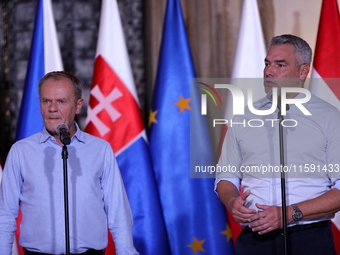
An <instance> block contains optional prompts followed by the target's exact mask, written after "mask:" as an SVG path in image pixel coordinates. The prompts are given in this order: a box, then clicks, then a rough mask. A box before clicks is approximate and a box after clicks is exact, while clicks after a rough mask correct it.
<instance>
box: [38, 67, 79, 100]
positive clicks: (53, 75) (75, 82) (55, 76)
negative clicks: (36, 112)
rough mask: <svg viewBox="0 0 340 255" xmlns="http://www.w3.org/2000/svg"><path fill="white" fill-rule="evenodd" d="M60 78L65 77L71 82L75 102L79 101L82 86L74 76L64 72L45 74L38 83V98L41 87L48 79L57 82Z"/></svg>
mask: <svg viewBox="0 0 340 255" xmlns="http://www.w3.org/2000/svg"><path fill="white" fill-rule="evenodd" d="M62 77H65V78H67V79H69V80H70V81H71V82H72V85H73V91H74V95H75V98H76V101H78V99H80V98H81V95H82V91H83V84H82V82H81V81H80V80H79V79H78V78H77V77H76V76H74V75H73V74H70V73H68V72H65V71H55V72H50V73H47V74H45V76H44V77H42V78H41V79H40V81H39V96H40V91H41V87H42V85H43V84H44V83H45V82H46V81H47V80H48V79H50V78H53V79H54V80H56V81H58V80H60V79H61V78H62Z"/></svg>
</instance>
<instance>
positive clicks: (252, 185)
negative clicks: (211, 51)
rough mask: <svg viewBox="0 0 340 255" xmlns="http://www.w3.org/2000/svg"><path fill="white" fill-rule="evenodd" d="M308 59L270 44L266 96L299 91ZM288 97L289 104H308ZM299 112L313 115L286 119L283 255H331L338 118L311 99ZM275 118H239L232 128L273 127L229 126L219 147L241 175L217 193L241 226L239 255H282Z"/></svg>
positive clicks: (282, 40) (288, 44) (266, 104)
mask: <svg viewBox="0 0 340 255" xmlns="http://www.w3.org/2000/svg"><path fill="white" fill-rule="evenodd" d="M311 59H312V50H311V48H310V47H309V45H308V44H307V43H306V42H305V41H304V40H303V39H301V38H299V37H296V36H293V35H281V36H277V37H274V38H272V40H271V41H270V44H269V47H268V52H267V56H266V58H265V67H264V89H265V92H266V93H267V94H270V93H271V91H272V90H273V88H277V90H278V92H279V93H280V92H281V88H290V89H291V88H299V89H300V90H301V88H303V86H304V81H305V79H306V77H307V75H308V73H309V70H310V64H311ZM249 61H251V59H250V60H249ZM292 90H293V89H291V93H287V95H286V97H287V98H288V99H292V100H293V101H294V100H298V99H303V98H304V97H305V95H304V93H299V91H298V90H295V91H292ZM273 101H274V100H273V99H272V97H271V96H267V97H265V98H262V99H260V100H258V101H257V102H255V103H254V108H256V109H259V110H267V109H270V108H271V107H272V104H273ZM303 106H304V107H305V108H306V109H307V110H308V111H309V112H310V113H311V115H305V114H304V113H303V112H302V111H301V110H300V108H299V107H297V105H295V104H290V105H289V110H288V111H287V115H286V117H287V120H288V119H291V120H292V119H293V120H295V122H296V125H289V126H288V125H287V126H286V127H283V137H284V138H283V142H284V148H285V151H284V156H285V165H286V166H289V167H290V168H288V171H287V172H286V179H285V185H286V191H285V193H286V201H287V206H286V214H287V217H286V218H287V224H288V226H287V244H288V245H287V246H288V254H336V252H335V247H334V242H333V235H332V229H331V223H330V219H331V218H332V217H334V214H335V213H336V212H337V211H339V209H340V190H339V189H340V179H339V176H340V174H339V165H340V133H339V132H338V131H337V130H338V128H339V126H340V113H339V111H338V110H337V109H336V108H335V107H333V106H331V105H330V104H328V103H327V102H325V101H323V100H321V99H319V98H318V97H316V96H314V95H311V98H310V100H309V101H308V102H306V103H305V104H304V105H303ZM278 111H279V110H278V109H276V110H275V112H274V113H272V114H269V115H266V116H257V115H255V114H253V113H251V112H250V111H249V109H248V108H246V109H245V114H244V115H243V116H240V115H236V116H235V117H234V119H233V122H234V123H240V122H242V121H243V120H245V121H246V122H247V121H249V120H251V119H254V118H255V119H261V118H262V119H263V120H265V119H272V120H275V121H276V122H275V121H273V122H264V123H265V124H264V125H263V126H261V127H251V126H242V125H233V126H232V127H229V128H228V132H227V135H226V138H225V140H224V143H223V147H222V153H221V156H220V159H219V163H218V164H219V165H220V166H228V165H229V166H230V165H231V166H236V167H237V169H238V171H237V172H235V173H218V174H217V176H216V182H215V190H216V191H217V193H218V195H219V198H220V200H221V201H222V202H223V204H224V205H225V206H226V208H227V209H228V211H229V212H230V213H231V215H232V217H233V218H234V220H235V221H237V222H239V223H240V224H241V225H242V226H243V228H242V232H241V234H240V235H239V237H238V238H237V240H236V254H242V255H243V254H252V255H254V254H261V255H263V254H281V253H282V252H283V245H284V244H283V237H282V233H283V231H282V207H281V206H282V204H281V189H280V186H281V181H280V174H281V173H280V171H282V169H281V170H280V150H279V145H280V144H279V131H278V130H279V127H278V125H279V123H278V122H277V119H278V118H277V116H278V115H277V114H278ZM273 123H274V124H275V125H274V124H273ZM276 123H277V124H276ZM252 166H257V167H258V168H259V169H264V168H263V167H264V166H265V167H266V172H261V173H254V172H247V171H242V169H247V167H252ZM274 169H276V170H277V169H279V171H273V170H274ZM268 170H272V171H268ZM240 186H241V187H242V192H243V193H242V194H241V192H240Z"/></svg>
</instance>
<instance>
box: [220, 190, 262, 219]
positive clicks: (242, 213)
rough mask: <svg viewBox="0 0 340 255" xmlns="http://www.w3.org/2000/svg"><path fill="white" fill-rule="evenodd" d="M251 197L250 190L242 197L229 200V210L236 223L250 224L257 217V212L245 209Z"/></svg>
mask: <svg viewBox="0 0 340 255" xmlns="http://www.w3.org/2000/svg"><path fill="white" fill-rule="evenodd" d="M249 195H250V190H247V191H246V192H244V193H243V194H242V195H240V196H238V197H236V198H232V199H230V200H229V203H228V205H227V209H228V211H229V212H230V213H231V215H232V216H233V218H234V220H235V221H236V222H240V223H247V222H250V221H249V219H250V218H251V217H254V215H256V211H255V210H253V209H249V208H246V207H244V204H245V203H246V199H247V197H248V196H249Z"/></svg>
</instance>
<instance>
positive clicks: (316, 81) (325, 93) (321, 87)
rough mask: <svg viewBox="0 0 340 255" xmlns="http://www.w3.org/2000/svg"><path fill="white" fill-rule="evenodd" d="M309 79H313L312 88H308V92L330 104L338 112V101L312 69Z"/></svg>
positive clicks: (339, 103) (339, 105) (339, 106)
mask: <svg viewBox="0 0 340 255" xmlns="http://www.w3.org/2000/svg"><path fill="white" fill-rule="evenodd" d="M311 77H312V79H313V86H311V87H310V92H311V93H313V94H314V95H317V96H318V97H320V98H321V99H323V100H325V101H326V102H328V103H330V104H332V105H333V106H335V107H336V108H337V109H338V110H339V111H340V101H339V99H338V98H337V97H336V96H335V95H334V93H333V91H332V90H331V89H330V88H329V87H328V85H327V83H326V82H325V81H324V80H323V79H322V77H321V76H320V75H319V73H318V72H317V71H316V70H315V69H314V68H313V69H312V76H311Z"/></svg>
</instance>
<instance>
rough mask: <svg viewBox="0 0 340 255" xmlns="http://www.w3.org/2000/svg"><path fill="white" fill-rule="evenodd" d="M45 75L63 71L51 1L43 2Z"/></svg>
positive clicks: (45, 0)
mask: <svg viewBox="0 0 340 255" xmlns="http://www.w3.org/2000/svg"><path fill="white" fill-rule="evenodd" d="M43 16H44V56H45V74H46V73H48V72H51V71H62V70H64V68H63V62H62V59H61V54H60V48H59V43H58V38H57V30H56V26H55V22H54V17H53V11H52V3H51V0H44V1H43Z"/></svg>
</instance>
